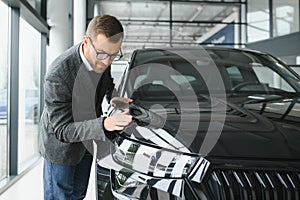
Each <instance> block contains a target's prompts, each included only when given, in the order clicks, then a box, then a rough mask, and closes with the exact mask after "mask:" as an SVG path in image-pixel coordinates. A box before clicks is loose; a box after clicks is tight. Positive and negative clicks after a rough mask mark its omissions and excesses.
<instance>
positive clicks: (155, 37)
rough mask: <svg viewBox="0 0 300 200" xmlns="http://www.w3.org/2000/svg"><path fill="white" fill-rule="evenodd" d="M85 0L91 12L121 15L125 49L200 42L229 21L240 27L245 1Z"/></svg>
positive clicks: (119, 16) (94, 13)
mask: <svg viewBox="0 0 300 200" xmlns="http://www.w3.org/2000/svg"><path fill="white" fill-rule="evenodd" d="M87 2H88V9H89V10H90V11H92V12H93V16H95V15H99V14H110V15H114V16H116V17H118V18H119V19H120V21H121V22H122V24H123V26H124V29H125V38H124V44H123V47H124V46H125V48H126V49H128V50H129V49H134V48H141V47H153V46H171V45H172V46H175V45H195V44H199V43H202V44H203V43H205V39H206V38H208V37H209V36H210V35H212V34H213V33H214V32H216V31H217V30H219V29H220V28H221V27H224V26H226V25H228V24H232V23H233V24H235V26H238V27H241V25H242V24H243V19H242V17H241V13H242V11H243V9H244V6H245V1H243V2H241V1H237V0H228V1H226V0H210V1H175V0H173V1H158V0H156V1H140V0H135V1H125V0H117V1H111V0H98V1H97V0H94V1H87ZM93 16H90V17H89V18H92V17H93ZM88 20H89V19H88Z"/></svg>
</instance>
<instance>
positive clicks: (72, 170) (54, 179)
mask: <svg viewBox="0 0 300 200" xmlns="http://www.w3.org/2000/svg"><path fill="white" fill-rule="evenodd" d="M92 162H93V156H92V155H91V154H90V153H88V151H87V152H86V154H85V155H84V157H83V158H82V160H81V161H80V163H79V164H77V165H74V166H66V165H59V164H55V163H52V162H49V161H47V160H44V177H43V178H44V200H79V199H84V197H85V195H86V191H87V187H88V183H89V177H90V171H91V165H92Z"/></svg>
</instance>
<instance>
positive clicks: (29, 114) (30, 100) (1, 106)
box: [0, 89, 38, 121]
mask: <svg viewBox="0 0 300 200" xmlns="http://www.w3.org/2000/svg"><path fill="white" fill-rule="evenodd" d="M7 105H8V96H7V90H6V89H2V90H1V91H0V119H7V115H8V107H7ZM19 109H21V108H19ZM24 111H25V113H24V114H25V116H24V117H25V119H30V120H34V121H36V120H37V117H38V116H37V115H38V89H25V108H24Z"/></svg>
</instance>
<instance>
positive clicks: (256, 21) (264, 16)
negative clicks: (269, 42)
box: [247, 0, 270, 42]
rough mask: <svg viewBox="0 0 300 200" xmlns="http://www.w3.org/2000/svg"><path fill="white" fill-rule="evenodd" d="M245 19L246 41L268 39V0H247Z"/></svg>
mask: <svg viewBox="0 0 300 200" xmlns="http://www.w3.org/2000/svg"><path fill="white" fill-rule="evenodd" d="M247 21H248V27H247V39H248V42H255V41H259V40H264V39H268V38H269V37H270V9H269V0H251V1H248V11H247Z"/></svg>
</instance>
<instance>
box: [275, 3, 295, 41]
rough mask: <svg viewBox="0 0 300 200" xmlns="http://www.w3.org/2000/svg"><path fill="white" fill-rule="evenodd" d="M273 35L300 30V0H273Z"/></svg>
mask: <svg viewBox="0 0 300 200" xmlns="http://www.w3.org/2000/svg"><path fill="white" fill-rule="evenodd" d="M273 22H274V24H273V36H274V37H275V36H281V35H286V34H289V33H293V32H296V31H299V0H285V1H282V0H273Z"/></svg>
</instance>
